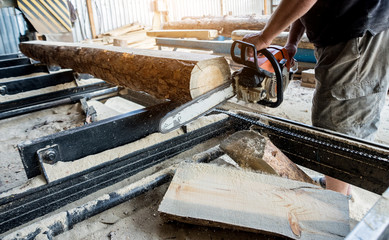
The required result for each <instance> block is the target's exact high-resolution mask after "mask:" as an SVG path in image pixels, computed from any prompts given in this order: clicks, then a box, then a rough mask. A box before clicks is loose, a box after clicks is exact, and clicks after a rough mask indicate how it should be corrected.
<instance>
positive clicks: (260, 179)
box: [159, 164, 349, 240]
mask: <svg viewBox="0 0 389 240" xmlns="http://www.w3.org/2000/svg"><path fill="white" fill-rule="evenodd" d="M159 211H160V212H161V214H162V216H165V217H169V218H170V219H174V220H179V221H183V222H188V223H195V224H201V225H212V226H218V227H232V228H236V229H241V230H247V231H253V232H267V233H272V234H275V235H280V236H284V237H289V238H292V239H301V240H305V239H310V240H311V239H315V240H328V239H343V238H344V237H345V236H346V235H347V233H348V232H349V211H348V200H347V198H346V196H344V195H342V194H340V193H337V192H333V191H329V190H322V189H321V188H320V187H317V186H315V185H312V184H308V183H302V182H298V181H293V180H289V179H285V178H280V177H276V176H272V175H264V174H259V173H253V172H247V171H242V170H238V169H234V168H227V167H220V166H216V165H211V164H184V165H182V166H180V167H179V168H178V169H177V171H176V173H175V175H174V178H173V180H172V182H171V184H170V186H169V189H168V190H167V192H166V194H165V196H164V198H163V200H162V202H161V204H160V206H159Z"/></svg>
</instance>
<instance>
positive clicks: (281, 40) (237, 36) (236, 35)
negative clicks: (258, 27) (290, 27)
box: [231, 30, 315, 49]
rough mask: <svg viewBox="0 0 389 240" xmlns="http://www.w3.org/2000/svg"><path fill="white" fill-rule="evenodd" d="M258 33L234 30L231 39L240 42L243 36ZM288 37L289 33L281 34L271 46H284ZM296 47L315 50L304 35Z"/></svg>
mask: <svg viewBox="0 0 389 240" xmlns="http://www.w3.org/2000/svg"><path fill="white" fill-rule="evenodd" d="M258 32H259V31H254V30H235V31H233V32H232V34H231V38H232V40H242V39H243V37H244V36H245V35H247V34H253V33H258ZM288 36H289V32H282V33H281V34H280V35H278V36H277V37H276V38H275V39H274V40H273V42H272V44H273V45H280V46H284V45H285V44H286V42H287V40H288ZM298 47H299V48H305V49H315V46H314V45H313V43H310V42H309V39H308V37H307V36H306V35H305V34H304V35H303V37H302V38H301V41H300V43H299V45H298Z"/></svg>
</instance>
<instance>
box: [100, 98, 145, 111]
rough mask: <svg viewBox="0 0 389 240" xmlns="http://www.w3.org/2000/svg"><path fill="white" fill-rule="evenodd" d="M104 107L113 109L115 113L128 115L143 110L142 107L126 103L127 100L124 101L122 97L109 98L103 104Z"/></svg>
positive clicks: (129, 102)
mask: <svg viewBox="0 0 389 240" xmlns="http://www.w3.org/2000/svg"><path fill="white" fill-rule="evenodd" d="M104 105H106V106H108V107H110V108H112V109H115V111H118V112H120V113H128V112H132V111H136V110H139V109H142V108H144V106H142V105H139V104H137V103H134V102H131V101H128V100H127V99H124V98H122V97H112V98H109V99H108V100H107V101H106V102H105V103H104Z"/></svg>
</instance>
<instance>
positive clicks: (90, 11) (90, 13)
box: [86, 0, 97, 38]
mask: <svg viewBox="0 0 389 240" xmlns="http://www.w3.org/2000/svg"><path fill="white" fill-rule="evenodd" d="M86 7H87V9H88V16H89V23H90V30H91V32H92V38H96V36H97V35H96V27H95V21H94V18H93V8H92V0H86Z"/></svg>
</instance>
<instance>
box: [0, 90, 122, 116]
mask: <svg viewBox="0 0 389 240" xmlns="http://www.w3.org/2000/svg"><path fill="white" fill-rule="evenodd" d="M110 86H111V85H109V84H107V83H99V84H91V85H86V86H82V87H75V88H70V89H65V90H61V91H57V92H51V93H47V94H42V95H38V96H32V97H28V98H23V99H18V100H14V101H9V102H4V103H0V119H5V118H9V117H14V116H18V115H22V114H27V113H30V112H34V111H38V110H42V109H47V108H50V107H55V106H59V105H62V104H70V103H75V102H77V101H79V100H80V99H81V98H84V97H85V98H87V99H90V98H91V97H92V96H93V97H96V96H101V95H106V94H110V93H114V92H117V91H119V88H118V87H112V88H109V87H110Z"/></svg>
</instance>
